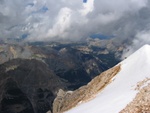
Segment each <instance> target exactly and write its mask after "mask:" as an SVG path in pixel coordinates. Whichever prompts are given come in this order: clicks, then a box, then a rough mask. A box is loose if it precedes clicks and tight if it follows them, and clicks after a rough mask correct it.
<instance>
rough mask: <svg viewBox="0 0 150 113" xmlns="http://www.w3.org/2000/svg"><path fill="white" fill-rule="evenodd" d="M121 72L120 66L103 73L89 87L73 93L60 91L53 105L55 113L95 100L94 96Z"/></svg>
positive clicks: (86, 86)
mask: <svg viewBox="0 0 150 113" xmlns="http://www.w3.org/2000/svg"><path fill="white" fill-rule="evenodd" d="M119 71H120V65H118V66H116V67H114V68H111V69H109V70H108V71H105V72H103V73H102V74H100V75H99V76H97V77H95V78H94V79H93V80H92V81H91V82H89V83H88V84H87V85H85V86H83V87H81V88H79V89H77V90H75V91H73V92H71V91H70V92H65V91H63V90H59V93H58V94H57V98H56V99H55V100H54V103H53V113H62V112H64V111H66V110H69V109H71V108H73V107H75V106H77V105H78V104H80V103H83V102H86V101H89V100H90V99H92V98H94V96H95V95H96V94H97V93H98V92H99V91H101V90H102V89H103V88H104V87H105V86H107V85H108V84H109V83H110V82H111V81H112V78H113V77H114V76H115V75H116V74H117V73H118V72H119Z"/></svg>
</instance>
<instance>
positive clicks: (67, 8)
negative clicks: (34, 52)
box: [0, 0, 150, 55]
mask: <svg viewBox="0 0 150 113" xmlns="http://www.w3.org/2000/svg"><path fill="white" fill-rule="evenodd" d="M98 33H99V34H104V35H111V36H114V37H116V39H117V40H120V41H121V40H125V39H129V40H130V41H131V42H132V44H131V45H130V47H129V48H128V49H130V48H134V49H130V50H131V51H129V52H127V51H124V53H125V55H127V54H130V53H132V52H133V51H134V50H135V49H138V48H139V47H140V46H142V45H144V44H145V43H150V41H149V39H148V38H149V35H150V2H149V1H148V0H111V1H110V0H87V1H86V2H85V0H13V1H11V0H0V38H5V39H7V38H25V40H27V41H51V40H74V41H78V40H80V39H84V38H87V37H89V36H90V35H92V34H98ZM138 43H140V44H138Z"/></svg>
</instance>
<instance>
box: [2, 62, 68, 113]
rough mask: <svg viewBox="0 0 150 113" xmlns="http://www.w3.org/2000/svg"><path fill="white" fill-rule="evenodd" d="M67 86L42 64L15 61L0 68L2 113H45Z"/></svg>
mask: <svg viewBox="0 0 150 113" xmlns="http://www.w3.org/2000/svg"><path fill="white" fill-rule="evenodd" d="M65 87H67V84H66V83H65V82H63V80H62V79H60V78H59V77H58V76H57V75H55V73H53V71H52V70H50V69H49V67H48V66H47V65H46V64H45V63H43V62H40V61H38V60H35V59H31V60H27V59H14V60H11V61H9V62H6V63H4V64H2V65H0V100H1V101H0V113H45V112H46V111H48V110H49V109H51V106H52V102H53V100H54V98H55V96H56V93H57V91H58V89H60V88H62V89H65Z"/></svg>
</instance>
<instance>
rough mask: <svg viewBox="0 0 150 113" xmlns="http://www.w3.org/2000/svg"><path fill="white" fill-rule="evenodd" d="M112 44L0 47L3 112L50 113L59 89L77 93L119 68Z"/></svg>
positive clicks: (0, 109) (116, 49) (90, 41)
mask: <svg viewBox="0 0 150 113" xmlns="http://www.w3.org/2000/svg"><path fill="white" fill-rule="evenodd" d="M122 51H123V46H114V44H113V43H112V41H109V43H108V42H106V41H104V40H100V39H88V40H87V41H86V42H78V43H77V42H61V43H60V42H34V43H21V44H18V43H16V42H15V41H14V42H11V43H10V42H5V41H4V42H1V43H0V100H1V102H0V112H1V113H46V112H47V111H48V110H52V104H53V101H54V98H55V97H56V96H57V93H58V91H59V89H63V90H66V91H67V90H75V89H78V88H79V87H81V86H83V85H86V84H87V83H88V82H89V81H91V80H92V79H93V78H94V77H95V76H97V75H99V74H100V73H102V72H103V71H105V70H107V69H109V68H110V67H112V66H114V65H116V64H117V63H118V62H119V61H120V59H119V58H118V57H119V55H120V54H121V52H122Z"/></svg>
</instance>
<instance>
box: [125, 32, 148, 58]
mask: <svg viewBox="0 0 150 113" xmlns="http://www.w3.org/2000/svg"><path fill="white" fill-rule="evenodd" d="M145 44H150V30H147V31H141V32H138V33H137V34H136V36H135V38H134V39H133V41H132V45H130V46H129V47H127V49H126V50H124V53H123V55H122V59H124V58H125V57H128V56H129V55H131V54H132V53H133V52H135V51H136V50H138V49H139V48H140V47H142V46H143V45H145Z"/></svg>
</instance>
